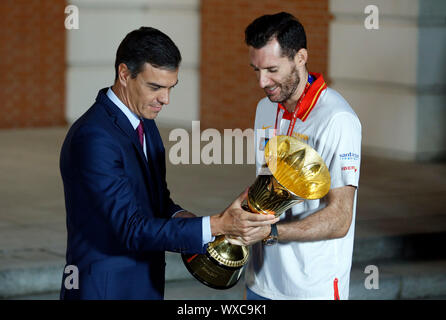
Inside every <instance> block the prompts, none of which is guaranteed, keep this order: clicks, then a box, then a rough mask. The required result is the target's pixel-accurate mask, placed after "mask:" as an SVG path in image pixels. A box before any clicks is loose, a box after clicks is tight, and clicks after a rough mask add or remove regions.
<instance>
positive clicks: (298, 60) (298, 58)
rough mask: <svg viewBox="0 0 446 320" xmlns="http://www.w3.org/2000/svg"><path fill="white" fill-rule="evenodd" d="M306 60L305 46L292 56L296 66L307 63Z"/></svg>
mask: <svg viewBox="0 0 446 320" xmlns="http://www.w3.org/2000/svg"><path fill="white" fill-rule="evenodd" d="M307 60H308V51H307V49H305V48H302V49H300V50H299V51H297V53H296V55H295V56H294V63H295V64H296V66H298V67H302V66H305V65H306V64H307Z"/></svg>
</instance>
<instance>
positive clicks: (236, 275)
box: [181, 252, 243, 290]
mask: <svg viewBox="0 0 446 320" xmlns="http://www.w3.org/2000/svg"><path fill="white" fill-rule="evenodd" d="M181 258H182V259H183V262H184V265H185V266H186V268H187V270H188V271H189V272H190V273H191V274H192V275H193V276H194V277H195V278H196V279H197V280H198V281H200V282H201V283H202V284H204V285H206V286H208V287H211V288H214V289H219V290H225V289H229V288H232V287H233V286H235V285H236V284H237V282H238V281H239V279H240V276H241V274H242V272H243V266H241V267H228V266H225V265H223V264H221V263H219V262H218V261H217V260H215V259H214V258H212V257H211V256H210V254H209V253H208V252H206V253H205V254H182V255H181Z"/></svg>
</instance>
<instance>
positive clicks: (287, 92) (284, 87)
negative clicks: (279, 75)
mask: <svg viewBox="0 0 446 320" xmlns="http://www.w3.org/2000/svg"><path fill="white" fill-rule="evenodd" d="M299 83H300V77H299V74H298V72H297V69H296V66H294V67H293V69H292V70H291V72H290V73H289V74H288V76H287V77H286V78H285V79H284V81H283V82H282V83H280V84H277V86H278V87H279V89H280V93H279V94H278V95H277V97H275V96H271V95H268V94H267V96H268V98H269V100H270V101H271V102H279V103H281V104H282V103H284V102H285V101H287V100H288V99H290V98H291V97H292V95H293V94H294V92H295V91H296V89H297V86H298V85H299Z"/></svg>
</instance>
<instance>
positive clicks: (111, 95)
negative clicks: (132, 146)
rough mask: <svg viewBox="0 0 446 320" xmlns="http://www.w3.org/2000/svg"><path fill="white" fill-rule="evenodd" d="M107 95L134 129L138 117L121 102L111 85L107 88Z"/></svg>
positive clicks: (137, 123) (137, 122) (136, 125)
mask: <svg viewBox="0 0 446 320" xmlns="http://www.w3.org/2000/svg"><path fill="white" fill-rule="evenodd" d="M107 97H108V98H109V99H110V100H111V101H112V102H113V103H114V104H115V105H116V106H117V107H118V108H119V109H120V110H121V111H122V112H123V113H124V114H125V115H126V117H127V118H128V119H129V121H130V123H131V124H132V127H133V129H135V130H136V128H137V127H138V126H139V122H140V119H139V117H138V116H137V115H136V114H134V113H133V112H132V111H131V110H130V109H129V108H128V107H127V106H126V105H125V104H124V103H122V101H121V100H120V99H119V98H118V97H117V96H116V94H115V93H114V92H113V90H112V88H111V87H110V88H108V91H107Z"/></svg>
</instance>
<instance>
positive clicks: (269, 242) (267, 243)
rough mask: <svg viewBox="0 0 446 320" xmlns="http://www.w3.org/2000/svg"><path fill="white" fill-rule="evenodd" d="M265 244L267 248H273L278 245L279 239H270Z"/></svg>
mask: <svg viewBox="0 0 446 320" xmlns="http://www.w3.org/2000/svg"><path fill="white" fill-rule="evenodd" d="M264 243H265V245H266V246H272V245H274V244H276V243H277V238H276V237H269V238H268V239H266V240H265V242H264Z"/></svg>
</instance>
